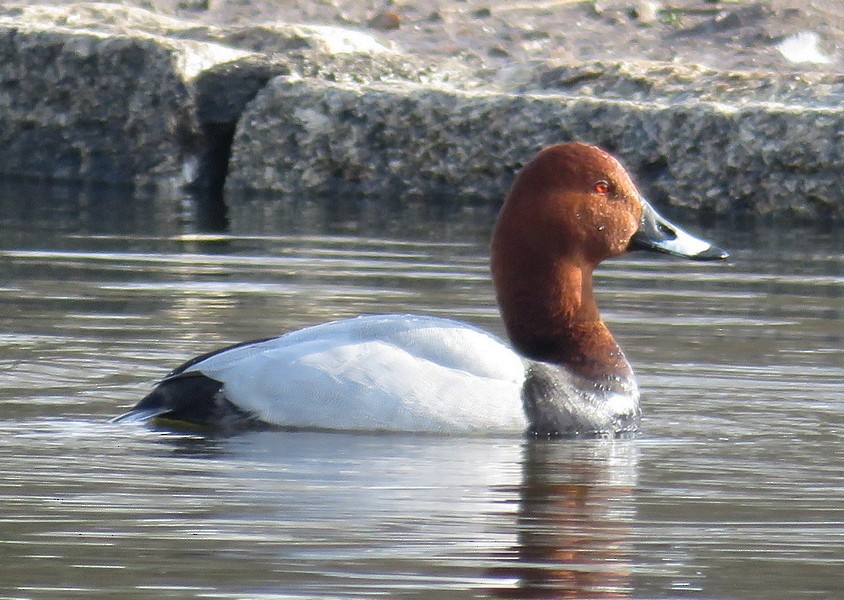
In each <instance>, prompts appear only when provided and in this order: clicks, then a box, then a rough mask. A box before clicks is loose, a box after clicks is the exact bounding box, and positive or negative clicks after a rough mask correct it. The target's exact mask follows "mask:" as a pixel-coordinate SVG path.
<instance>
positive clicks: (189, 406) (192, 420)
mask: <svg viewBox="0 0 844 600" xmlns="http://www.w3.org/2000/svg"><path fill="white" fill-rule="evenodd" d="M150 420H155V421H156V422H161V423H162V424H165V425H173V426H176V427H179V426H181V427H184V426H189V427H191V428H196V427H199V428H201V429H210V430H225V431H230V430H232V429H243V428H246V427H247V426H248V425H250V424H251V423H255V422H256V419H255V417H253V416H252V415H250V414H249V413H247V412H245V411H243V410H242V409H240V408H238V407H237V406H235V405H234V404H232V403H231V402H230V401H229V400H228V399H227V398H226V397H225V394H224V393H223V384H222V383H220V382H219V381H217V380H215V379H211V378H210V377H206V376H205V375H203V374H202V373H198V372H196V371H191V372H188V373H179V374H178V375H175V376H172V377H168V378H167V379H165V380H164V381H162V382H161V383H159V384H158V385H157V386H156V387H155V389H154V390H152V392H150V393H149V394H148V395H147V396H146V397H145V398H144V399H143V400H141V401H140V402H138V404H137V405H135V407H134V408H133V409H132V410H130V411H129V412H127V413H125V414H122V415H120V416H119V417H115V418H114V419H112V422H113V423H128V422H146V421H150Z"/></svg>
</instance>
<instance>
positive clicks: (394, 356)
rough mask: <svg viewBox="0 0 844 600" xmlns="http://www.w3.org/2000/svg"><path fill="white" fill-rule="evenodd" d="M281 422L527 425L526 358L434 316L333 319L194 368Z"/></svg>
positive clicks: (463, 428)
mask: <svg viewBox="0 0 844 600" xmlns="http://www.w3.org/2000/svg"><path fill="white" fill-rule="evenodd" d="M195 371H198V372H200V373H202V374H204V375H206V376H208V377H210V378H212V379H215V380H217V381H220V382H222V384H223V393H224V394H225V397H226V398H227V399H228V400H229V401H230V402H232V403H233V404H235V405H236V406H238V407H240V408H242V409H244V410H246V411H248V412H250V413H252V414H254V415H256V416H257V417H259V418H260V419H261V420H262V421H265V422H267V423H271V424H274V425H280V426H284V427H295V428H300V427H301V428H320V429H345V430H361V431H409V432H431V433H472V432H477V433H517V434H521V433H523V432H524V431H525V430H526V429H527V426H528V422H527V418H526V417H525V413H524V409H523V406H522V399H521V390H522V384H523V383H524V379H525V365H524V363H523V362H522V359H521V358H520V357H519V355H517V354H516V353H515V352H513V351H512V350H511V349H510V348H509V346H507V345H506V344H504V343H503V342H502V341H501V340H499V339H497V338H496V337H495V336H493V335H490V334H489V333H486V332H484V331H482V330H480V329H477V328H475V327H472V326H470V325H466V324H464V323H459V322H457V321H452V320H450V319H441V318H435V317H420V316H410V315H379V316H368V317H358V318H355V319H348V320H344V321H335V322H332V323H325V324H323V325H317V326H314V327H308V328H305V329H301V330H299V331H294V332H291V333H288V334H286V335H283V336H281V337H278V338H273V339H271V340H267V341H264V342H259V343H256V344H250V345H246V346H242V347H239V348H233V349H231V350H226V351H223V352H221V353H219V354H215V355H213V356H210V357H209V358H207V359H205V360H203V361H201V362H199V363H197V364H195V365H192V366H190V367H189V368H188V369H186V370H185V372H187V373H190V372H195Z"/></svg>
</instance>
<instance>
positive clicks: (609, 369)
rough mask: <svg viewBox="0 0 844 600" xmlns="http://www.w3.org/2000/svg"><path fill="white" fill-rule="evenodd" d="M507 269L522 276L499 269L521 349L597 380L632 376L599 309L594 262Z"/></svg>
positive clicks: (508, 318)
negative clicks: (510, 275) (594, 281)
mask: <svg viewBox="0 0 844 600" xmlns="http://www.w3.org/2000/svg"><path fill="white" fill-rule="evenodd" d="M493 270H494V272H495V264H494V265H493ZM505 272H507V273H514V274H517V275H516V276H513V277H502V275H503V272H502V273H494V274H495V282H496V289H497V292H498V297H499V305H500V307H501V313H502V317H503V318H504V322H505V324H506V326H507V332H508V335H509V336H510V339H511V341H512V342H513V345H514V346H515V348H516V349H517V350H518V351H519V352H521V353H522V354H523V355H524V356H526V357H528V358H530V359H533V360H540V361H543V362H549V363H555V364H558V365H560V366H562V367H565V368H566V369H568V370H570V371H572V372H574V373H576V374H578V375H581V376H583V377H585V378H587V379H589V380H593V381H602V380H618V379H632V377H633V373H632V370H631V368H630V364H629V363H628V362H627V358H626V357H625V356H624V352H622V350H621V348H620V347H619V345H618V344H617V343H616V341H615V339H614V338H613V336H612V334H611V333H610V331H609V329H608V328H607V326H606V325H605V324H604V322H603V320H602V319H601V315H600V313H599V312H598V306H597V304H596V303H595V298H594V296H593V295H592V267H591V265H588V264H578V263H577V262H574V261H563V260H558V261H557V262H554V263H553V264H548V265H546V266H545V267H544V268H537V264H536V263H535V262H534V263H532V264H531V265H530V267H529V268H527V269H507V270H506V271H505Z"/></svg>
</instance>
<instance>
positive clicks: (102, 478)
mask: <svg viewBox="0 0 844 600" xmlns="http://www.w3.org/2000/svg"><path fill="white" fill-rule="evenodd" d="M24 198H27V199H28V200H27V201H23V200H22V199H24ZM233 202H234V204H233V206H232V208H231V210H230V213H229V215H228V216H229V221H230V225H229V227H228V229H227V230H225V233H224V234H213V233H211V234H209V233H207V232H206V233H203V232H202V231H203V229H204V228H205V225H207V224H209V223H214V222H217V221H219V215H214V214H210V215H208V214H204V213H200V214H198V213H197V212H196V209H195V205H194V204H192V203H191V202H189V201H187V200H185V199H180V198H174V197H168V196H153V195H145V194H142V193H141V194H138V195H136V196H135V197H132V196H131V195H130V194H128V193H127V192H125V191H121V190H112V191H111V192H104V191H102V190H84V189H76V188H60V187H52V188H47V187H37V186H21V185H17V186H16V185H5V186H3V187H2V188H0V233H1V234H2V235H0V336H1V337H2V342H3V343H2V345H0V389H1V390H2V391H0V473H2V479H0V532H2V534H0V598H150V597H156V598H370V597H387V598H426V599H427V598H711V599H716V598H717V599H726V598H765V599H784V600H785V599H795V598H835V597H842V596H844V577H842V576H841V573H842V569H844V469H842V457H844V384H843V383H842V382H844V351H842V346H844V344H842V339H844V327H842V316H844V298H843V296H844V293H843V292H844V276H842V273H844V242H842V238H841V236H840V232H837V231H832V232H827V233H824V232H822V231H817V230H813V229H785V228H780V229H776V228H770V227H762V226H759V227H755V228H744V229H734V228H729V227H724V226H721V227H718V228H715V229H714V230H706V229H701V228H699V227H692V228H693V229H696V230H697V231H698V232H699V233H702V234H703V235H706V236H708V237H710V238H712V239H713V240H714V241H716V242H717V243H719V244H720V245H723V246H724V247H727V248H729V249H730V250H731V251H732V253H733V260H732V261H731V262H730V263H729V264H716V265H714V264H696V263H689V262H684V261H682V260H677V259H671V258H668V257H653V256H644V255H641V256H640V255H636V256H631V257H625V258H623V259H619V260H615V261H612V262H610V263H607V264H606V265H604V266H603V267H602V268H601V270H600V272H599V273H598V276H597V287H598V289H599V296H600V297H599V301H600V304H601V306H602V307H603V310H604V315H605V318H606V320H607V321H608V322H609V323H610V325H611V327H612V329H613V331H614V332H615V333H616V335H617V337H618V338H619V340H620V342H621V343H622V345H623V346H624V348H625V349H626V351H627V353H628V356H629V358H630V359H631V362H632V363H633V364H634V366H635V368H636V371H637V374H638V377H639V382H640V386H641V388H642V389H643V392H644V394H643V395H644V398H643V410H644V420H643V424H642V426H643V433H642V435H641V436H639V437H638V438H636V439H633V440H619V441H615V442H611V441H600V440H599V441H555V442H548V441H530V440H525V439H521V438H468V439H451V438H439V437H425V436H416V437H414V436H402V435H346V434H339V433H338V434H327V433H283V432H260V433H253V434H247V435H242V436H238V437H234V438H229V439H203V438H201V437H197V436H190V435H184V434H175V433H168V432H163V431H155V430H151V429H148V428H146V427H141V426H117V425H112V424H110V423H109V422H108V419H109V418H110V417H112V416H114V415H116V414H118V413H120V412H121V411H123V410H124V409H126V408H128V407H129V406H131V405H132V404H133V403H134V402H135V401H137V400H138V399H139V398H140V397H141V396H142V395H143V394H144V393H145V392H146V391H147V390H148V389H149V387H150V385H151V384H152V382H154V381H155V380H156V378H158V377H160V376H162V375H163V374H164V373H165V372H166V371H167V370H168V369H169V368H171V367H173V366H175V365H176V364H178V363H179V362H180V361H182V360H184V359H186V358H189V357H191V356H193V355H195V354H198V353H201V352H204V351H207V350H209V349H212V348H214V347H217V346H220V345H224V344H227V343H230V342H235V341H239V340H243V339H249V338H257V337H262V336H266V335H269V334H273V333H276V332H278V333H281V332H284V331H286V330H288V329H291V328H296V327H300V326H303V325H307V324H311V323H316V322H321V321H324V320H327V319H333V318H339V317H346V316H352V315H357V314H361V313H381V312H418V313H425V314H443V315H451V316H455V317H457V318H460V319H464V320H466V321H470V322H472V323H475V324H477V325H479V326H481V327H484V328H487V329H489V330H491V331H495V332H497V333H501V324H500V323H499V320H498V317H497V312H496V309H495V306H494V303H493V298H492V289H491V285H490V283H489V281H488V278H487V265H486V261H487V246H488V239H489V235H490V231H491V227H492V223H493V219H494V213H495V209H494V208H492V207H484V206H478V205H472V204H469V203H461V202H459V201H456V200H453V199H451V200H448V201H443V202H441V203H439V204H438V205H436V206H425V205H423V204H418V203H406V202H404V201H403V200H402V199H400V198H397V199H390V200H388V201H383V202H355V201H353V200H349V199H345V200H343V199H334V200H333V201H328V202H325V201H306V200H301V199H297V200H283V199H275V200H266V199H236V200H234V201H233ZM198 224H199V225H198Z"/></svg>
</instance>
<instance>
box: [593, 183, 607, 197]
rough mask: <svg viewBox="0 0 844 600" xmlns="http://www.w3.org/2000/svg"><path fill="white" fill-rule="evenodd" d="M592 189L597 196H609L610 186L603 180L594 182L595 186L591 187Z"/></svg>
mask: <svg viewBox="0 0 844 600" xmlns="http://www.w3.org/2000/svg"><path fill="white" fill-rule="evenodd" d="M592 189H593V190H595V192H596V193H598V194H609V193H610V184H609V183H607V182H606V181H604V180H601V181H596V182H595V185H593V186H592Z"/></svg>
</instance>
